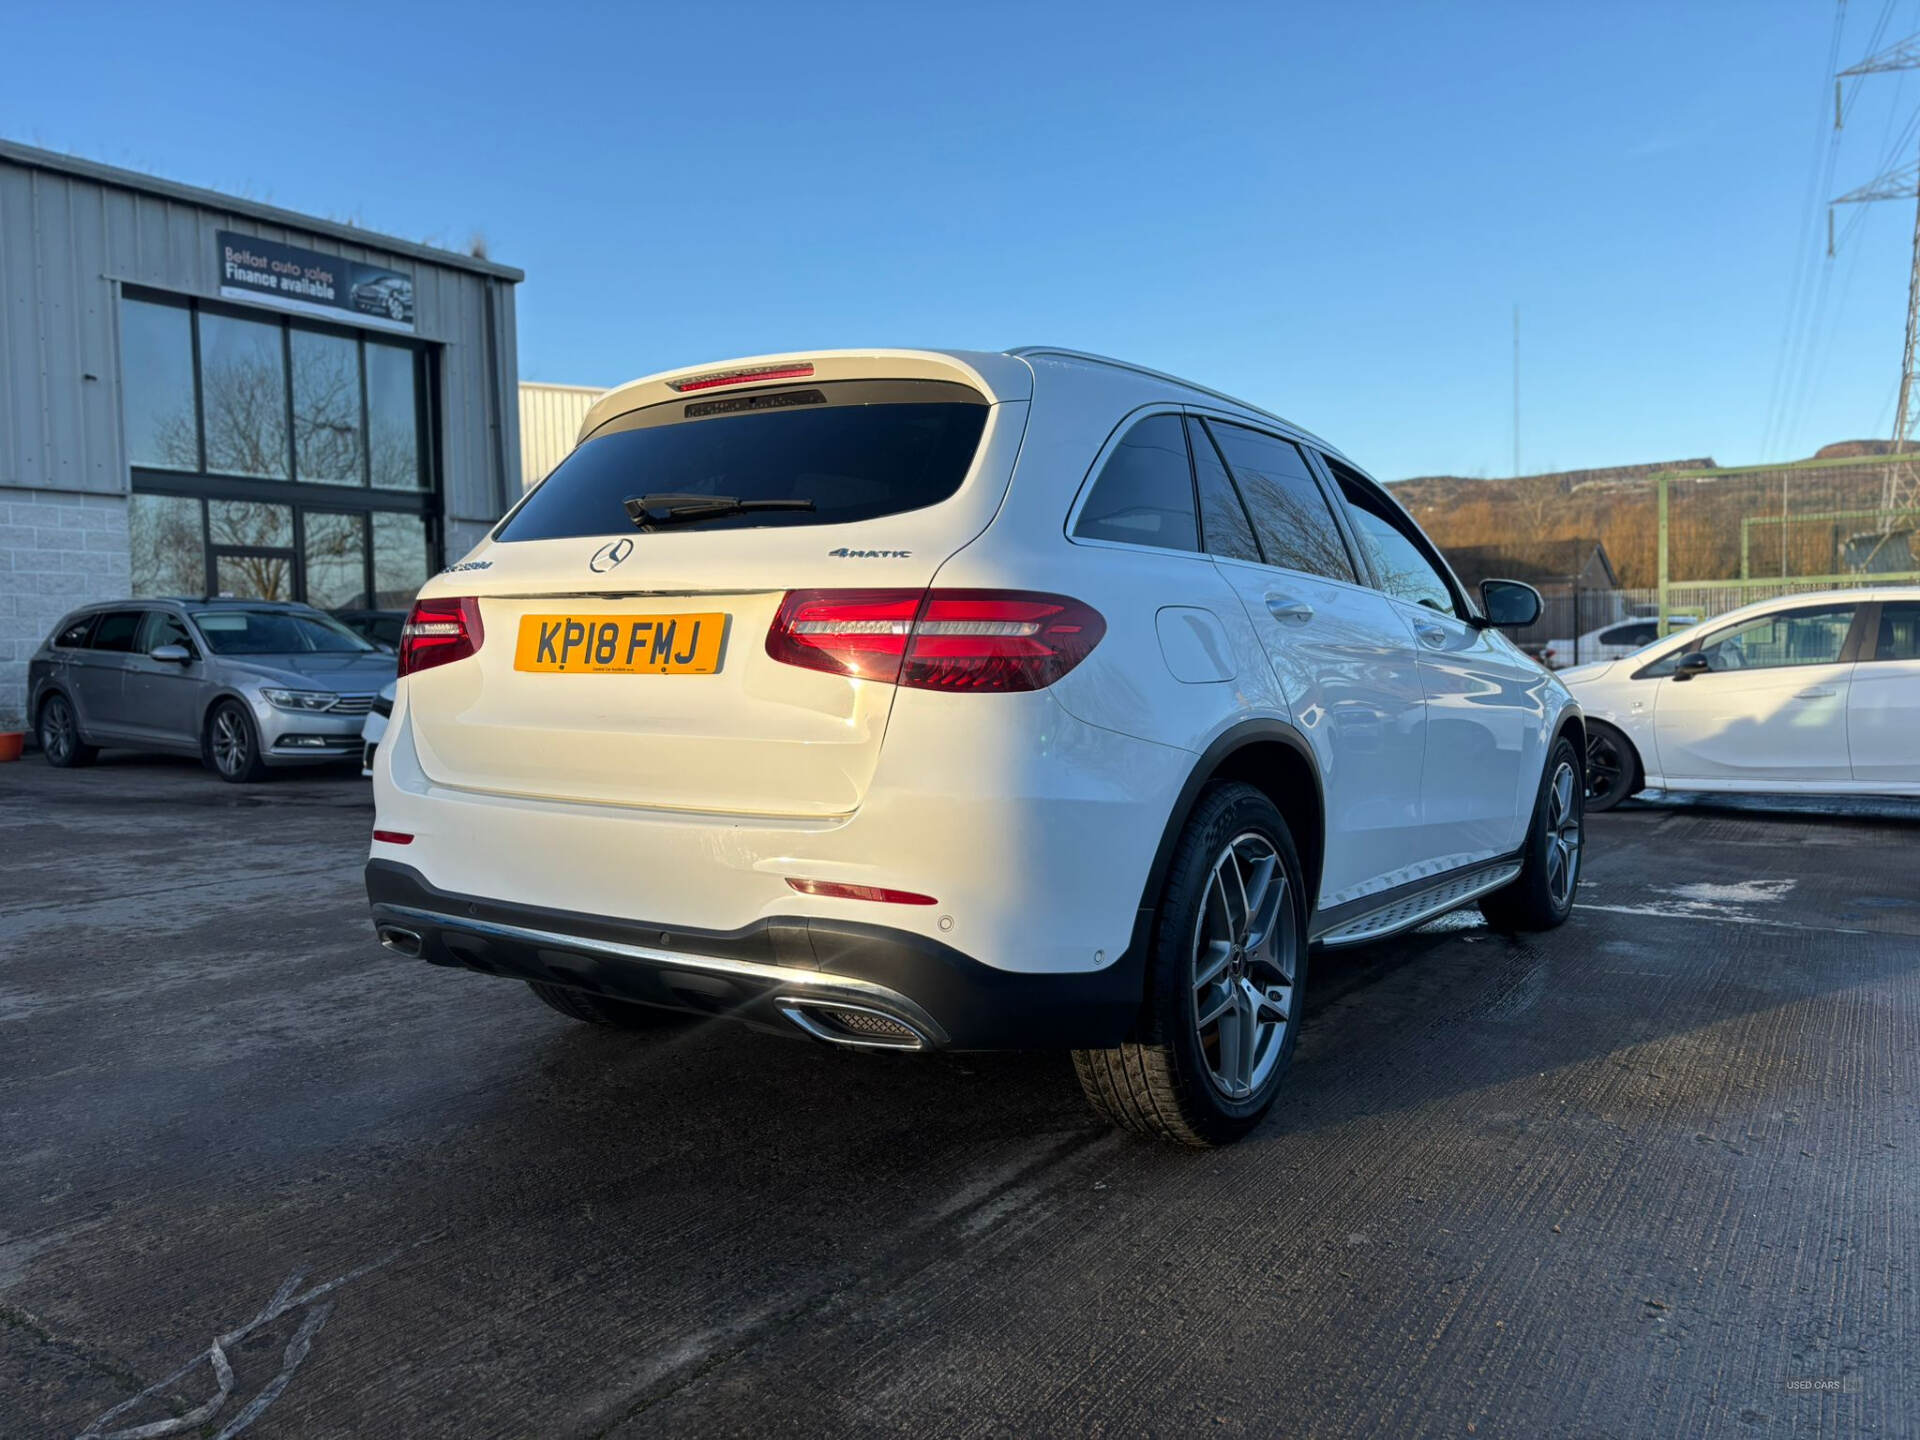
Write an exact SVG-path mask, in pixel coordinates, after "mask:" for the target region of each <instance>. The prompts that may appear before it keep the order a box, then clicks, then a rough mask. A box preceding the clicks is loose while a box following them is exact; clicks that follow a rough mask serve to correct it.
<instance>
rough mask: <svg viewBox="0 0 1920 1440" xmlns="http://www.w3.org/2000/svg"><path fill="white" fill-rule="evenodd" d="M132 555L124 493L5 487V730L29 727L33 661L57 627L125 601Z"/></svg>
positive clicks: (1, 704)
mask: <svg viewBox="0 0 1920 1440" xmlns="http://www.w3.org/2000/svg"><path fill="white" fill-rule="evenodd" d="M130 553H131V546H130V544H129V542H128V538H127V501H126V497H125V496H121V495H77V494H72V493H67V492H59V491H45V490H42V491H36V492H33V493H31V494H30V493H28V492H25V491H20V490H4V489H0V730H24V729H26V728H27V724H28V720H29V718H30V717H28V716H27V715H26V714H25V713H24V710H23V707H24V705H25V700H26V693H27V661H28V659H29V658H30V657H31V656H32V654H33V652H34V651H35V650H36V649H38V648H39V645H40V642H41V641H42V640H44V639H46V637H47V635H48V633H49V632H50V631H51V630H52V629H53V627H54V623H55V622H56V621H58V620H59V619H60V617H61V616H62V615H65V614H66V613H67V612H68V611H69V610H73V609H75V608H76V607H78V606H81V605H84V604H86V603H87V602H88V601H91V600H120V599H124V598H125V597H126V594H127V590H128V588H129V587H130V586H131V584H132V577H131V576H130V575H129V573H128V567H129V564H130V561H129V555H130Z"/></svg>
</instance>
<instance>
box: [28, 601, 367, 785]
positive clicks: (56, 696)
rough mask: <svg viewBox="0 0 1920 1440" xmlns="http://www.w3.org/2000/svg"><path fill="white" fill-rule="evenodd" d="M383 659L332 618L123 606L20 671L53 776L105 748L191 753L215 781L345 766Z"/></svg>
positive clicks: (109, 607)
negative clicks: (332, 763) (321, 764)
mask: <svg viewBox="0 0 1920 1440" xmlns="http://www.w3.org/2000/svg"><path fill="white" fill-rule="evenodd" d="M394 667H395V660H394V656H393V655H392V653H391V652H389V651H386V650H383V649H381V648H380V647H378V646H376V645H372V644H369V643H368V642H367V641H365V640H362V639H361V638H360V637H359V636H358V635H356V634H354V633H353V631H351V630H349V629H348V628H347V627H346V626H344V625H342V624H341V623H340V622H339V621H337V620H335V619H333V617H332V616H330V615H326V614H323V613H322V612H321V611H318V610H314V609H310V608H309V607H307V606H305V605H288V604H280V603H276V602H273V601H266V600H171V599H169V600H129V601H122V602H119V603H117V604H106V605H89V606H87V607H86V608H84V609H81V610H76V611H74V612H73V613H72V614H71V615H68V616H67V617H66V618H64V619H63V620H61V622H60V623H59V624H58V625H57V626H55V627H54V631H53V633H52V634H51V635H49V636H48V637H47V639H46V640H45V642H44V643H42V645H41V646H40V648H39V649H38V650H36V651H34V653H33V658H32V659H31V661H29V663H28V665H27V706H28V714H29V715H30V716H32V718H33V722H34V728H35V730H36V731H37V733H38V735H39V738H40V748H41V750H42V751H43V752H44V753H45V754H46V757H47V759H48V761H49V762H50V763H52V764H54V765H59V766H69V765H85V764H87V763H89V762H90V761H91V760H92V759H93V758H94V755H95V754H96V753H97V752H98V751H99V749H100V747H101V746H103V745H122V746H127V747H129V748H132V749H136V750H162V751H169V752H172V753H175V754H181V755H198V756H200V758H201V759H202V760H203V761H204V762H205V763H206V766H207V768H208V769H209V770H211V771H213V773H214V774H216V775H218V776H219V777H220V778H221V779H223V780H231V781H234V782H236V783H237V782H242V781H249V780H259V779H262V778H264V777H265V775H266V772H267V769H268V767H270V766H277V765H299V764H311V763H314V762H316V761H322V760H341V759H349V758H352V757H354V756H357V755H359V753H360V726H361V722H362V720H363V718H364V717H365V716H366V714H367V712H368V710H369V709H371V708H372V706H373V702H374V697H375V696H376V695H378V694H379V693H380V690H381V689H382V687H384V686H385V685H386V684H387V682H388V681H390V680H392V679H393V676H394Z"/></svg>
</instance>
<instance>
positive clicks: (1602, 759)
mask: <svg viewBox="0 0 1920 1440" xmlns="http://www.w3.org/2000/svg"><path fill="white" fill-rule="evenodd" d="M1626 775H1627V761H1626V757H1625V756H1624V755H1622V754H1621V753H1620V747H1619V746H1618V745H1617V744H1615V743H1614V742H1613V741H1612V740H1611V739H1609V738H1608V737H1607V736H1605V735H1600V734H1596V735H1595V736H1594V737H1593V738H1592V739H1591V740H1589V741H1587V793H1588V794H1590V795H1592V796H1593V797H1594V798H1595V799H1596V800H1600V799H1605V798H1606V797H1607V796H1609V795H1611V794H1613V793H1614V791H1616V790H1617V789H1619V788H1620V786H1621V785H1623V784H1625V783H1626Z"/></svg>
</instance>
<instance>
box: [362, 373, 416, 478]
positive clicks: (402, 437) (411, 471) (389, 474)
mask: <svg viewBox="0 0 1920 1440" xmlns="http://www.w3.org/2000/svg"><path fill="white" fill-rule="evenodd" d="M414 378H415V366H414V363H413V352H412V351H411V350H405V349H402V348H401V347H400V346H398V345H382V344H379V343H377V342H375V341H372V340H369V341H368V342H367V420H368V424H367V439H368V442H369V444H368V449H369V450H370V451H371V452H372V472H373V483H374V484H375V485H377V486H379V487H380V488H381V489H383V490H418V489H419V488H420V486H421V483H422V476H421V473H420V427H419V426H418V424H417V423H416V422H415V416H416V415H417V414H418V413H419V409H420V406H419V397H418V395H417V394H416V393H415V388H414Z"/></svg>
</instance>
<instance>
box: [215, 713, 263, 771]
mask: <svg viewBox="0 0 1920 1440" xmlns="http://www.w3.org/2000/svg"><path fill="white" fill-rule="evenodd" d="M252 748H253V742H252V739H251V737H249V736H248V734H247V722H246V719H245V718H244V717H243V716H242V715H241V714H240V712H239V711H237V710H235V709H233V708H232V707H230V706H229V707H228V708H226V709H223V710H222V711H221V712H220V713H219V714H218V715H216V716H214V717H213V763H214V764H215V765H217V766H219V767H220V773H221V774H222V775H238V774H240V773H242V772H243V771H244V770H245V769H246V768H247V761H248V759H249V758H250V752H251V751H252Z"/></svg>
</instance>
